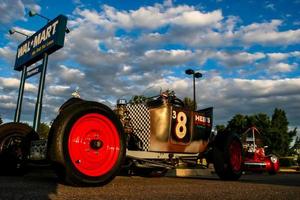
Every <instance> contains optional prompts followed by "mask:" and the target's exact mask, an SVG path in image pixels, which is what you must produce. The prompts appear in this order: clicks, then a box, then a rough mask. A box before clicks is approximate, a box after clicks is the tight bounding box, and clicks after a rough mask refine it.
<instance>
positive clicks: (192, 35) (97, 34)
mask: <svg viewBox="0 0 300 200" xmlns="http://www.w3.org/2000/svg"><path fill="white" fill-rule="evenodd" d="M29 9H33V10H35V11H37V12H39V13H42V14H43V15H45V16H47V17H49V18H54V17H56V16H57V15H58V14H64V15H66V16H68V18H69V21H68V26H69V28H70V29H71V33H70V34H68V35H67V36H66V41H65V47H64V48H63V49H62V50H60V51H58V52H56V53H54V54H53V55H51V56H50V58H49V66H48V73H47V80H46V81H47V82H46V90H45V98H44V108H43V111H44V112H43V115H42V119H43V121H46V122H49V121H51V120H52V119H53V118H54V117H55V116H56V114H57V109H58V107H59V106H60V105H61V104H62V103H63V102H64V101H65V100H66V99H68V98H69V97H70V94H71V93H72V92H73V91H74V90H75V89H76V88H79V91H80V94H81V96H82V97H83V98H84V99H90V100H96V101H101V102H104V103H106V104H108V105H110V106H113V104H114V103H115V101H116V99H117V98H119V97H128V98H129V97H130V96H132V95H137V94H143V93H147V90H150V89H148V88H152V90H153V88H160V87H161V88H163V89H173V90H175V91H176V93H177V96H179V97H185V96H190V97H191V96H192V90H191V88H192V85H191V78H190V77H187V76H186V75H185V74H184V70H185V69H187V68H190V67H192V68H194V69H195V70H198V71H200V72H202V73H203V74H204V77H203V78H202V79H201V80H198V81H197V91H198V93H197V94H198V95H197V102H198V107H199V108H202V107H207V106H214V109H215V121H216V123H217V124H220V123H226V122H227V121H228V120H230V118H231V117H232V116H233V115H235V114H237V113H241V114H254V113H259V112H263V113H267V114H269V115H271V114H272V112H273V110H274V108H275V107H278V108H282V109H284V110H285V111H286V113H287V116H288V119H289V121H290V127H291V128H293V127H295V126H298V127H299V126H300V120H299V119H300V114H299V113H300V112H299V111H300V104H299V102H300V68H299V57H300V1H299V0H289V1H286V0H277V1H275V0H274V1H271V0H270V1H256V0H249V1H246V0H245V1H229V0H207V1H192V0H190V1H179V0H177V1H176V0H173V1H171V0H166V1H154V0H151V1H150V0H148V1H132V0H131V1H130V0H122V1H121V0H103V1H95V0H60V1H55V0H53V1H41V0H23V1H21V0H2V1H1V3H0V24H1V26H0V35H1V37H0V115H1V116H2V118H4V119H5V121H10V120H12V118H13V113H14V109H15V104H16V101H17V99H16V96H17V89H18V84H19V83H18V80H19V76H20V74H19V73H18V72H15V71H13V65H14V59H15V53H16V48H17V45H18V44H19V43H20V42H21V41H22V40H23V39H24V38H23V37H22V36H20V35H12V36H10V35H9V34H8V29H10V28H15V29H17V30H19V31H23V32H24V33H27V34H32V33H34V32H35V31H37V30H38V29H39V28H40V27H41V26H43V25H45V21H44V20H43V19H41V18H38V17H33V18H29V16H28V14H27V13H28V11H29ZM156 91H159V89H157V90H156ZM36 93H37V78H33V79H30V80H29V81H28V83H27V85H26V92H25V99H24V109H23V111H24V112H23V115H22V120H24V121H31V120H32V118H33V110H34V103H35V95H36Z"/></svg>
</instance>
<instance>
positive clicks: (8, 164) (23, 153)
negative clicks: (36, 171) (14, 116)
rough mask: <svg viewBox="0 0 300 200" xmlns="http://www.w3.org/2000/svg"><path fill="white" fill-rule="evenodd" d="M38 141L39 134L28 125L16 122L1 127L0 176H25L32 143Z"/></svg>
mask: <svg viewBox="0 0 300 200" xmlns="http://www.w3.org/2000/svg"><path fill="white" fill-rule="evenodd" d="M38 139H39V136H38V134H37V133H36V132H35V131H34V130H33V129H32V128H31V127H30V126H28V125H26V124H22V123H14V122H12V123H7V124H2V125H1V126H0V163H1V164H0V174H5V175H22V174H24V173H25V172H26V168H27V162H28V155H29V153H30V146H31V141H33V140H38Z"/></svg>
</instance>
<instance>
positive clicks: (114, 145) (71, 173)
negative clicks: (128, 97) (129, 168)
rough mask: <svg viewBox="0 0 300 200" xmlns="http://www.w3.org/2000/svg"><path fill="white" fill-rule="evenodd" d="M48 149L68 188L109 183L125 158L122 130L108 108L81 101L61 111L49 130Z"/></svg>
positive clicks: (59, 174)
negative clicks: (69, 186) (70, 186)
mask: <svg viewBox="0 0 300 200" xmlns="http://www.w3.org/2000/svg"><path fill="white" fill-rule="evenodd" d="M51 134H52V136H51V142H50V147H49V153H50V155H49V156H50V159H51V160H52V161H53V163H54V166H55V170H56V172H57V174H58V176H59V177H60V178H61V179H63V180H64V181H65V182H66V183H67V184H71V185H78V186H79V185H80V186H85V185H102V184H106V183H108V182H109V181H110V180H112V179H113V178H114V177H115V176H116V174H117V172H118V171H119V169H120V167H121V164H122V162H123V159H124V157H125V150H126V149H125V140H124V134H123V128H122V126H121V123H120V121H119V120H118V118H117V117H116V115H115V114H114V113H113V111H111V110H110V109H109V108H108V107H106V106H104V105H102V104H99V103H96V102H87V101H82V102H80V103H76V104H75V105H74V106H72V105H71V106H69V107H67V108H66V109H64V110H63V111H62V112H61V113H60V116H58V118H57V121H56V122H54V127H53V130H51Z"/></svg>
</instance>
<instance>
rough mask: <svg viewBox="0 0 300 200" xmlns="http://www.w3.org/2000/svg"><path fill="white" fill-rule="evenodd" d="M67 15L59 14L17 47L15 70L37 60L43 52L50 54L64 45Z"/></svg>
mask: <svg viewBox="0 0 300 200" xmlns="http://www.w3.org/2000/svg"><path fill="white" fill-rule="evenodd" d="M66 26H67V17H66V16H64V15H59V16H58V17H56V18H55V19H53V20H52V21H50V22H49V23H48V24H47V25H46V26H44V27H43V28H42V29H40V30H39V31H37V32H36V33H35V34H33V35H32V36H30V37H29V38H28V39H26V40H25V41H24V42H23V43H21V44H20V45H19V47H18V52H17V55H16V63H15V67H14V69H15V70H18V71H21V70H22V69H23V67H24V66H30V65H31V64H33V63H35V62H37V61H39V60H40V59H42V58H43V55H44V53H47V54H51V53H53V52H55V51H56V50H58V49H60V48H62V47H63V46H64V39H65V31H66Z"/></svg>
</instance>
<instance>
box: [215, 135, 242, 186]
mask: <svg viewBox="0 0 300 200" xmlns="http://www.w3.org/2000/svg"><path fill="white" fill-rule="evenodd" d="M213 162H214V168H215V171H216V173H217V175H218V176H219V177H220V178H221V179H223V180H237V179H239V178H240V176H241V175H242V144H241V142H240V139H239V138H238V136H236V135H233V134H226V133H224V134H222V135H221V136H219V137H217V138H216V141H215V144H214V148H213Z"/></svg>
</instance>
